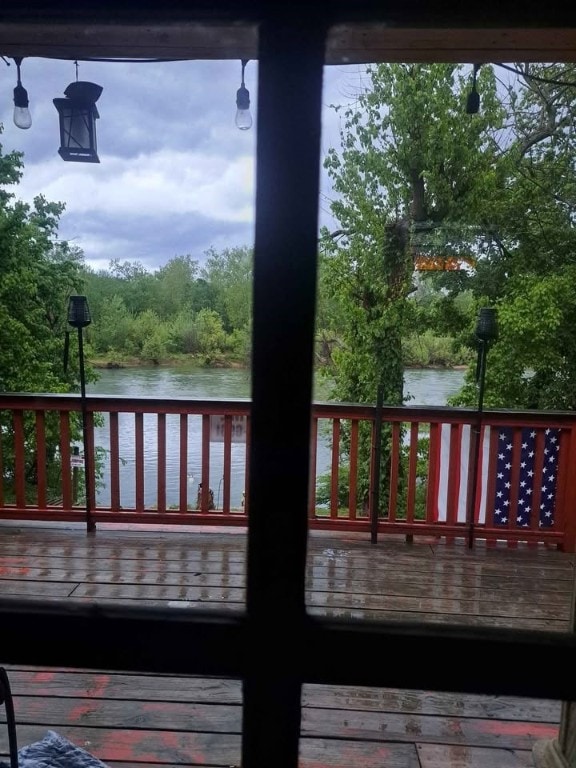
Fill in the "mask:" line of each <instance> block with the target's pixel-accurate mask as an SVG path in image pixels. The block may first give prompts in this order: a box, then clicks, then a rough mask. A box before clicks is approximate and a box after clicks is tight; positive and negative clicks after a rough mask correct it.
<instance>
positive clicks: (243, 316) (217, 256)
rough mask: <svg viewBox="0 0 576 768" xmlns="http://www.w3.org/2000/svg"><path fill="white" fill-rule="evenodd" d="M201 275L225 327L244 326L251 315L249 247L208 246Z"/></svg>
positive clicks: (250, 257) (239, 328) (230, 328)
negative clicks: (217, 247)
mask: <svg viewBox="0 0 576 768" xmlns="http://www.w3.org/2000/svg"><path fill="white" fill-rule="evenodd" d="M206 256H207V259H206V263H205V265H204V268H203V269H202V273H201V274H202V277H203V278H204V280H206V282H207V283H208V285H210V287H211V288H212V290H213V292H214V305H213V308H214V309H215V310H216V311H217V312H218V313H219V315H220V316H221V318H222V322H223V324H224V328H225V330H226V331H227V332H228V333H230V332H231V331H233V330H245V329H246V328H248V327H249V326H250V322H251V317H252V251H251V250H250V249H249V248H246V247H242V248H225V249H224V250H223V251H222V252H221V253H218V252H217V251H215V250H214V249H210V250H209V251H208V252H207V254H206Z"/></svg>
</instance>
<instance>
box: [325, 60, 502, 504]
mask: <svg viewBox="0 0 576 768" xmlns="http://www.w3.org/2000/svg"><path fill="white" fill-rule="evenodd" d="M367 73H368V77H369V80H370V85H369V88H368V89H367V90H366V91H364V92H363V93H360V94H359V96H358V98H357V100H356V102H355V104H354V105H353V106H351V107H349V108H348V109H346V110H345V113H344V121H343V129H342V132H341V151H338V150H336V149H332V150H330V151H329V153H328V157H327V158H326V162H325V166H326V168H327V169H328V173H329V175H330V177H331V178H332V181H333V187H334V191H335V192H336V193H337V195H338V197H337V198H336V199H334V200H333V202H332V203H331V210H332V213H333V215H334V216H335V218H336V219H337V220H338V222H339V225H340V228H339V229H338V230H337V231H335V232H328V231H324V232H323V233H322V247H323V249H324V257H323V259H322V271H323V273H324V274H323V275H322V277H321V280H322V283H321V284H322V285H323V286H324V288H325V290H327V291H328V294H329V296H331V297H332V298H333V299H335V300H337V301H338V302H340V304H341V306H342V317H343V318H345V322H344V325H343V328H342V346H341V347H340V348H338V349H336V350H335V351H334V353H333V360H334V378H335V381H336V387H335V394H336V395H337V396H338V398H339V399H341V400H345V401H354V402H373V401H374V400H375V398H376V392H377V389H378V388H379V387H380V388H381V389H382V392H383V398H384V402H386V403H389V404H395V405H399V404H401V403H402V402H403V376H404V361H403V355H402V339H401V336H402V330H403V328H404V326H405V324H406V322H407V318H408V304H407V301H406V299H407V297H408V296H409V294H410V293H411V292H412V291H413V289H414V286H413V284H412V275H413V268H414V265H413V251H414V239H415V238H414V237H413V234H414V231H415V230H416V229H417V230H418V234H419V237H420V241H421V240H422V236H423V234H424V235H427V236H428V238H429V240H431V241H432V243H433V244H434V245H436V246H437V247H438V243H435V242H434V241H435V240H438V237H437V233H438V232H439V231H442V232H443V233H444V232H448V233H449V234H448V235H447V236H446V235H444V237H443V240H444V242H443V243H442V247H444V248H447V247H451V248H453V249H454V248H458V247H459V245H458V243H459V242H460V241H461V240H462V231H467V229H468V228H469V227H470V225H474V224H475V223H476V222H478V223H480V222H481V213H482V211H480V210H479V203H480V202H481V201H482V200H485V199H487V198H489V197H490V196H491V195H492V194H493V191H494V188H495V186H497V174H496V173H495V145H494V144H493V142H491V141H490V140H489V129H490V131H492V130H493V129H494V128H495V127H496V128H497V127H499V126H500V123H501V120H502V117H503V114H502V111H501V110H500V108H499V104H498V100H497V98H496V88H495V82H494V77H493V74H492V72H491V70H485V71H484V72H481V85H480V86H479V87H481V89H482V94H483V112H482V114H481V115H479V116H478V118H477V119H475V120H467V119H465V114H464V112H465V109H464V105H465V102H466V95H467V89H468V79H467V77H465V76H464V73H463V70H462V67H459V66H457V65H452V64H432V65H424V64H389V65H378V66H375V67H369V68H368V70H367ZM441 228H442V229H441ZM453 232H456V233H457V237H455V236H454V234H452V233H453ZM384 446H385V448H384V450H383V464H382V474H383V477H384V478H386V474H387V470H388V461H389V451H388V446H389V436H388V435H386V434H385V436H384ZM368 454H369V443H368V436H367V435H363V436H362V439H361V443H360V460H361V466H362V468H363V470H362V471H363V475H362V477H361V482H360V483H359V486H360V488H361V494H362V499H363V500H364V499H365V498H366V494H367V473H368V469H367V468H368Z"/></svg>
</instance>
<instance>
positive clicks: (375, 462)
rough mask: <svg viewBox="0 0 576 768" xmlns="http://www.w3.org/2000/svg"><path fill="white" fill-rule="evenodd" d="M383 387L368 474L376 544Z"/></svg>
mask: <svg viewBox="0 0 576 768" xmlns="http://www.w3.org/2000/svg"><path fill="white" fill-rule="evenodd" d="M383 404H384V387H383V386H382V385H381V384H380V385H379V386H378V393H377V395H376V412H375V414H374V419H375V423H374V432H373V435H374V439H373V441H372V472H371V473H370V516H371V517H370V541H371V543H372V544H378V511H379V507H380V474H381V472H380V465H381V463H382V405H383Z"/></svg>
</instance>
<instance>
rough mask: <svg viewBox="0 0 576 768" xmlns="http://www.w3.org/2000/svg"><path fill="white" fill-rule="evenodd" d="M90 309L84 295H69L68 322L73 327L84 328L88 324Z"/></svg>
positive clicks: (90, 320) (90, 319) (89, 321)
mask: <svg viewBox="0 0 576 768" xmlns="http://www.w3.org/2000/svg"><path fill="white" fill-rule="evenodd" d="M91 322H92V318H91V317H90V309H89V307H88V299H87V298H86V296H70V300H69V302H68V324H69V325H71V326H72V327H73V328H86V326H87V325H90V323H91Z"/></svg>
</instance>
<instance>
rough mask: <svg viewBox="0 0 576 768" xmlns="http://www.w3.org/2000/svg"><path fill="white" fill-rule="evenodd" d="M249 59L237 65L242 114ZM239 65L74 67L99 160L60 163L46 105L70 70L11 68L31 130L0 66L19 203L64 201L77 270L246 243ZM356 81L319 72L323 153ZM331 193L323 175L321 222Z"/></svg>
mask: <svg viewBox="0 0 576 768" xmlns="http://www.w3.org/2000/svg"><path fill="white" fill-rule="evenodd" d="M257 66H258V65H257V62H253V61H250V62H249V63H248V65H247V67H246V73H245V77H246V86H247V88H248V89H249V91H250V95H251V100H252V113H253V116H254V115H255V112H256V107H257V101H258V98H257ZM240 69H241V67H240V62H239V61H221V62H218V61H189V62H164V63H135V64H130V63H117V62H115V63H106V62H79V74H78V77H79V79H80V80H88V81H92V82H95V83H98V84H99V85H101V86H103V89H104V90H103V93H102V96H101V97H100V99H99V101H98V111H99V113H100V120H98V121H97V135H98V154H99V157H100V164H88V163H74V162H64V161H63V160H62V159H61V158H60V156H59V155H58V146H59V129H58V114H57V112H56V109H55V107H54V105H53V103H52V99H53V98H55V97H62V96H63V95H64V94H63V92H64V90H65V88H66V86H67V85H68V84H69V83H70V82H72V81H73V80H75V78H76V72H75V66H74V62H71V61H55V60H50V59H39V58H30V59H24V61H23V62H22V84H23V85H24V87H25V88H26V89H27V91H28V96H29V99H30V111H31V114H32V120H33V124H32V127H31V128H30V129H28V130H21V129H18V128H16V127H15V126H14V124H13V121H12V109H13V105H12V89H13V88H14V85H15V84H16V67H15V65H14V62H13V61H11V66H9V67H8V66H6V65H5V64H4V63H2V61H1V60H0V88H1V89H2V93H3V94H4V97H3V98H2V100H1V101H0V105H1V106H0V122H2V123H3V125H4V132H3V135H2V136H0V142H1V143H2V145H3V148H4V151H5V152H6V151H9V150H12V149H17V150H20V151H22V152H23V153H24V163H25V171H24V177H23V180H22V183H21V184H20V187H19V189H18V192H17V194H18V196H19V197H20V198H21V199H24V200H27V201H31V200H32V198H33V197H34V196H35V195H37V194H40V193H41V194H43V195H45V197H46V198H47V199H48V200H54V201H60V202H63V203H65V205H66V212H65V214H64V215H63V217H62V219H61V226H60V236H61V238H63V239H66V240H70V241H72V242H73V243H75V244H76V245H78V246H80V247H81V248H82V250H83V251H84V254H85V258H86V261H87V263H88V264H90V265H91V266H93V267H94V268H106V267H108V265H109V262H110V260H111V259H114V258H119V259H121V260H130V261H140V262H141V263H142V264H144V266H146V267H147V268H148V269H151V270H152V269H155V268H157V267H159V266H161V265H162V264H165V263H166V262H167V261H168V260H169V259H170V258H172V257H173V256H176V255H182V254H190V255H192V257H193V258H195V259H198V260H199V261H202V259H203V257H204V253H205V251H206V250H207V249H208V248H210V247H214V248H216V249H217V250H219V249H222V248H225V247H231V246H235V245H252V244H253V231H254V165H255V163H254V160H255V148H256V130H255V125H254V127H253V128H252V129H251V130H250V131H239V130H238V129H237V128H236V127H235V125H234V117H235V112H236V105H235V98H236V89H237V88H238V87H239V85H240ZM360 82H361V68H359V67H358V66H354V67H329V68H326V74H325V86H324V104H325V109H324V118H323V141H322V145H323V146H322V149H323V152H324V153H325V152H326V151H327V150H328V148H329V147H330V146H337V145H338V141H339V137H338V118H337V116H336V115H335V114H334V113H333V111H332V110H330V109H329V108H328V105H329V104H331V103H343V102H345V101H347V100H348V98H350V96H352V95H353V94H354V93H355V92H356V91H357V88H358V87H359V84H360ZM327 197H328V198H329V197H330V188H329V184H328V181H327V179H326V178H325V177H324V178H323V196H322V210H323V213H322V216H323V219H324V221H328V217H327V211H328V204H327V201H326V198H327Z"/></svg>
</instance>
